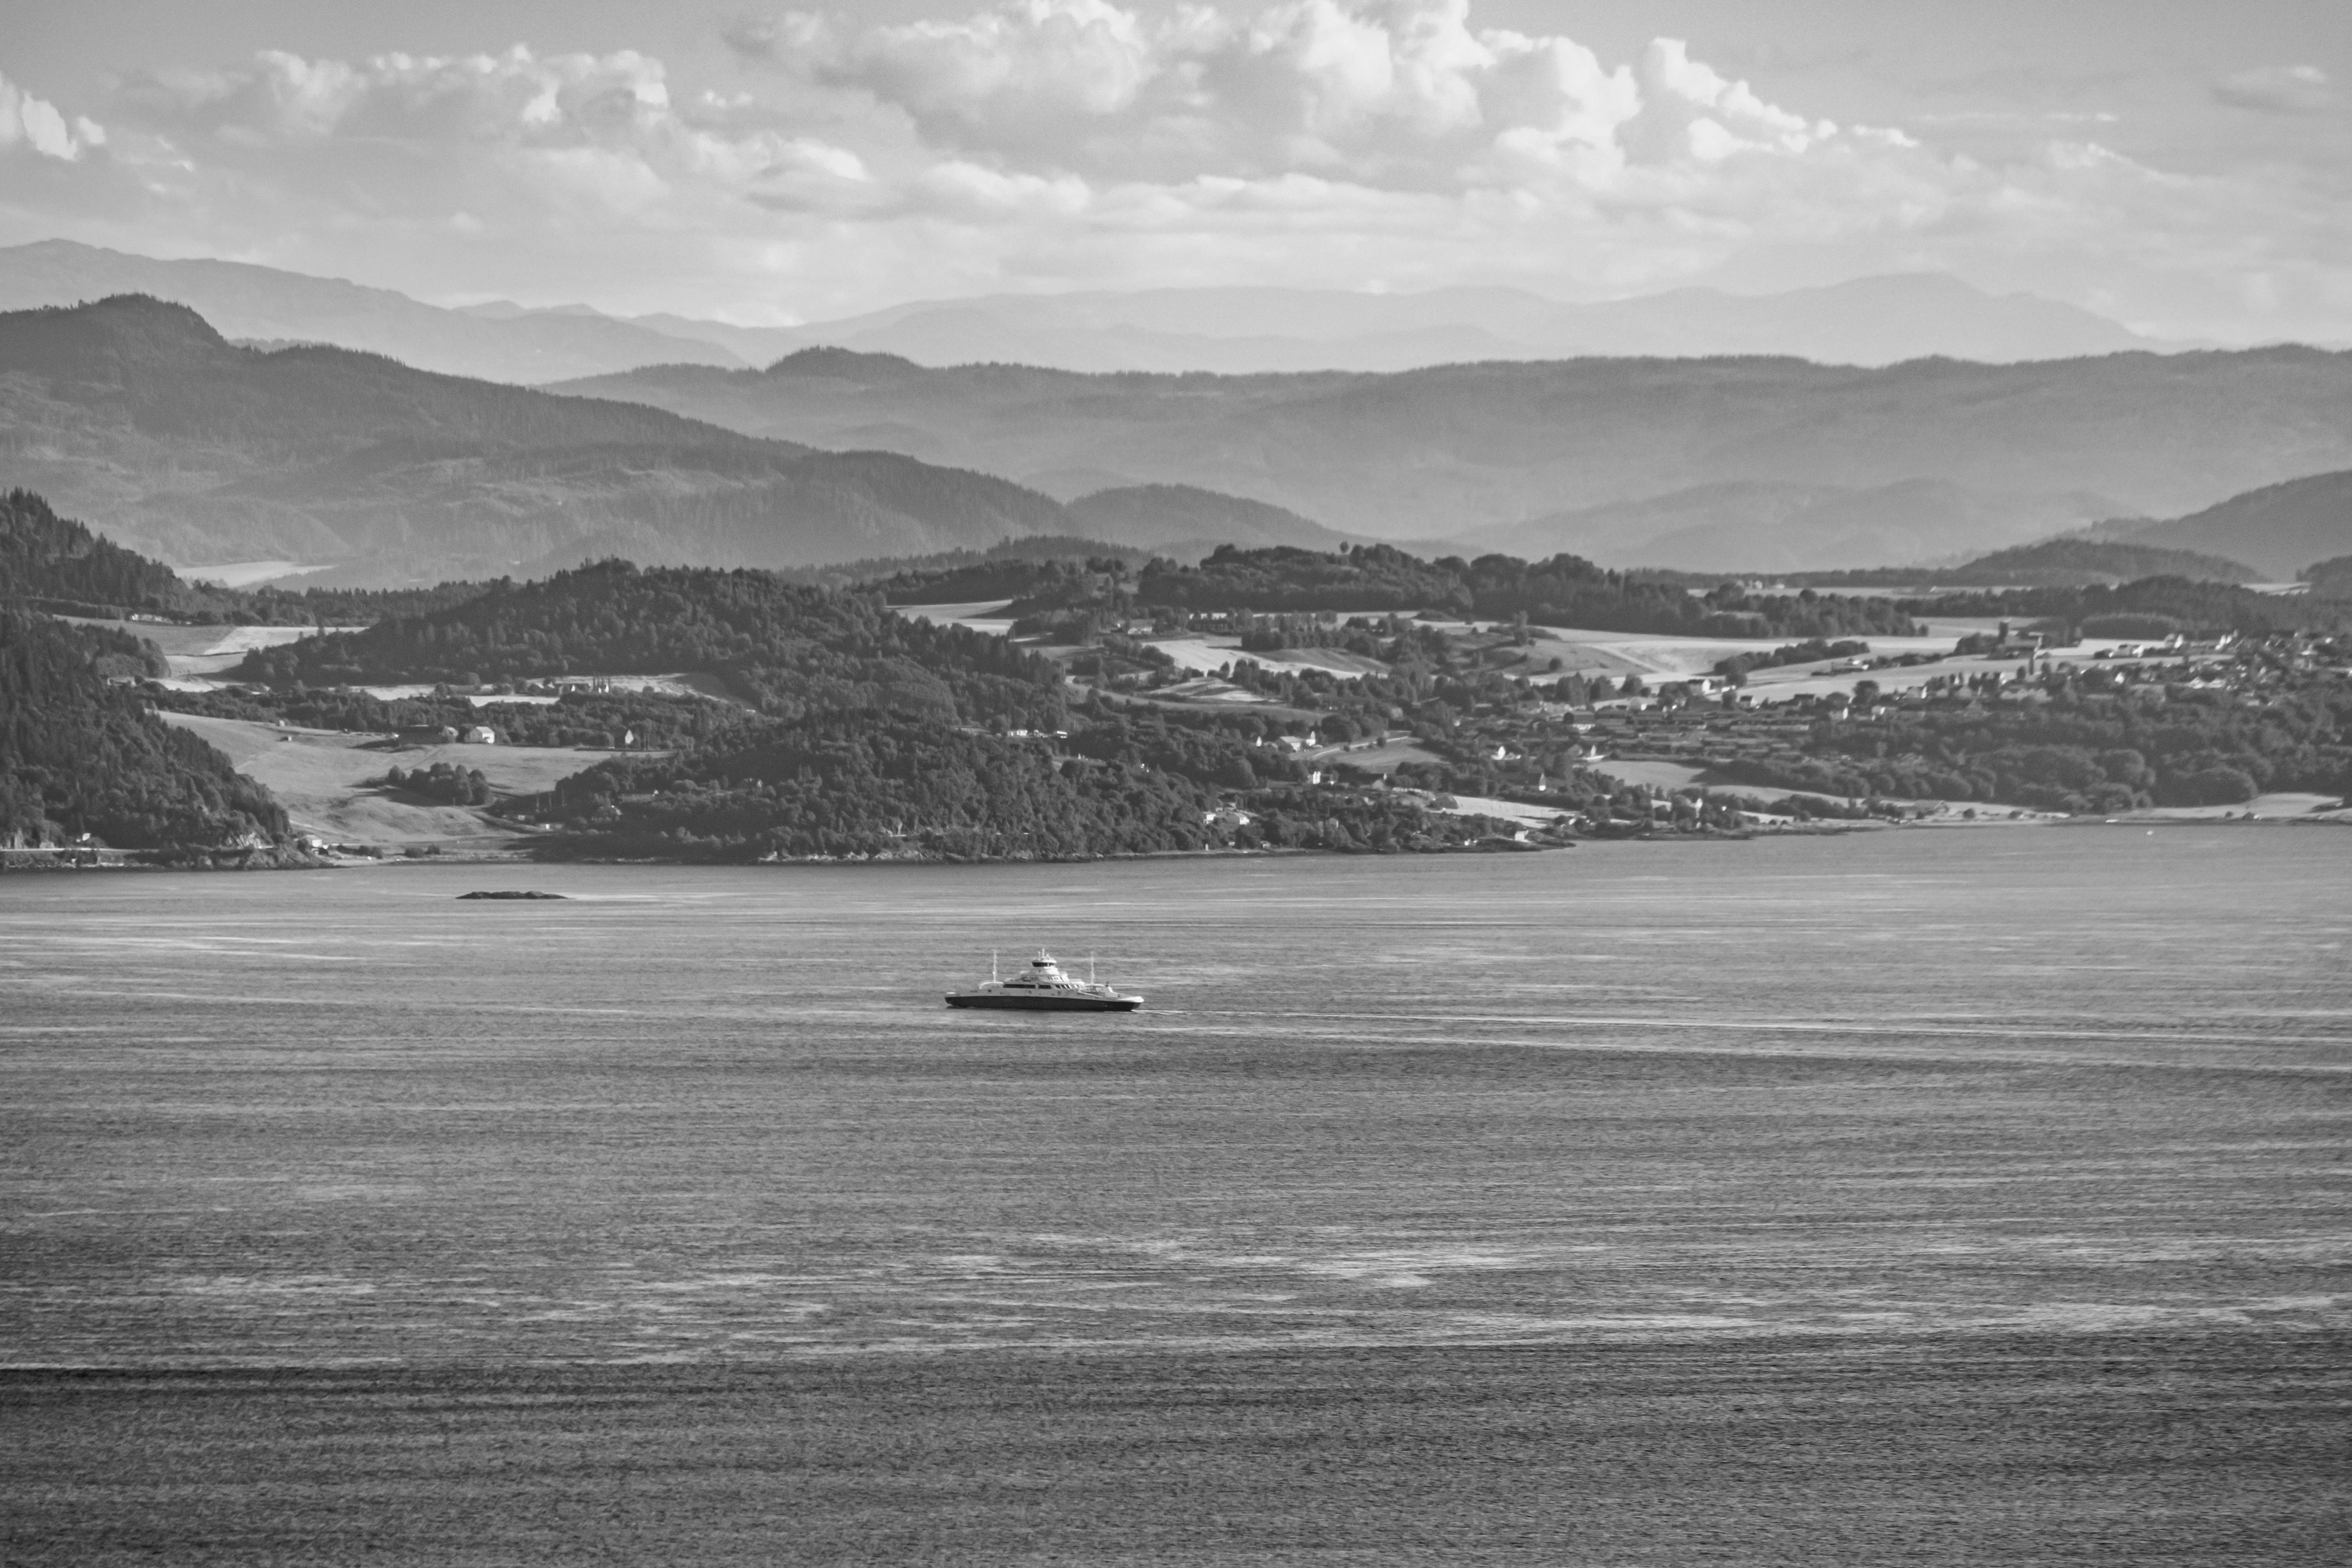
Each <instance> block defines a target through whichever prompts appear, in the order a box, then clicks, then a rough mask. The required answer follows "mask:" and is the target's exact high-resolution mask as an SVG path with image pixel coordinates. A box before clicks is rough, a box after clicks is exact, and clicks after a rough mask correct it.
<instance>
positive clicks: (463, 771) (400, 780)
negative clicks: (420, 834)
mask: <svg viewBox="0 0 2352 1568" xmlns="http://www.w3.org/2000/svg"><path fill="white" fill-rule="evenodd" d="M383 782H384V786H385V787H386V788H388V789H395V790H401V791H404V792H405V793H406V794H409V795H420V796H422V797H424V798H425V799H426V800H429V801H431V802H433V803H434V804H435V805H489V804H490V781H489V778H488V775H487V774H485V773H483V772H482V770H481V769H479V768H461V767H459V766H457V764H456V763H434V764H433V765H432V766H431V767H429V768H410V769H406V770H403V769H400V768H392V769H389V770H387V771H386V772H385V773H384V775H383Z"/></svg>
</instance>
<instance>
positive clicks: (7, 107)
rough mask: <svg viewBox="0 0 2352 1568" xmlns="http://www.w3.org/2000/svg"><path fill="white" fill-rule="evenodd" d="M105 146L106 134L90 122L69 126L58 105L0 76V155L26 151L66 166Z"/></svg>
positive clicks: (81, 121) (85, 121) (79, 122)
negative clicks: (91, 149)
mask: <svg viewBox="0 0 2352 1568" xmlns="http://www.w3.org/2000/svg"><path fill="white" fill-rule="evenodd" d="M105 144H106V132H105V130H104V129H103V128H102V127H100V126H99V125H96V124H94V123H92V122H91V121H88V120H80V119H77V120H76V121H74V122H73V123H72V124H71V125H70V126H68V124H67V123H66V117H65V116H64V115H63V114H60V113H59V112H58V107H57V105H55V104H53V103H51V102H49V101H48V100H46V99H39V98H35V97H34V96H33V95H32V94H31V93H29V92H26V90H25V89H22V88H20V87H18V86H17V85H16V83H15V82H12V81H10V80H9V79H7V78H6V77H5V76H0V154H5V153H8V152H10V151H12V150H15V149H16V148H20V147H21V148H23V149H25V150H26V151H28V152H31V153H35V154H37V155H38V156H40V157H44V158H55V159H58V160H59V161H60V162H63V163H73V162H75V161H76V160H78V159H79V158H80V157H81V155H82V152H83V150H84V149H86V148H89V147H102V146H104V145H105Z"/></svg>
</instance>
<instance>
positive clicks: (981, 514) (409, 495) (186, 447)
mask: <svg viewBox="0 0 2352 1568" xmlns="http://www.w3.org/2000/svg"><path fill="white" fill-rule="evenodd" d="M0 439H5V441H6V442H7V445H6V446H5V447H0V452H5V463H0V485H16V486H22V487H24V488H26V489H37V490H39V491H41V492H42V493H44V494H46V495H47V496H49V497H51V498H54V500H55V501H56V503H57V504H58V508H59V509H60V510H65V511H67V512H68V513H69V514H71V515H74V516H78V517H79V518H81V519H83V520H85V521H88V522H89V523H91V524H93V525H95V526H98V527H100V528H101V529H102V530H103V531H105V532H107V533H108V534H110V535H111V536H112V537H113V538H114V539H115V540H117V541H118V542H121V543H123V544H126V545H130V546H132V547H135V548H137V549H140V550H142V551H144V552H147V553H150V554H152V555H156V556H160V557H162V558H163V559H164V560H167V561H179V562H195V561H222V560H285V561H294V562H313V563H329V562H332V563H343V564H341V565H340V566H339V567H338V569H337V570H336V571H335V572H334V573H333V574H331V577H329V578H325V579H320V580H319V581H322V582H323V581H331V582H332V583H334V584H337V585H340V586H376V585H381V584H386V583H406V582H415V581H420V580H423V581H431V580H435V579H439V578H445V577H469V578H482V579H489V578H496V577H500V576H506V575H510V574H511V575H520V576H535V575H543V574H546V573H548V572H551V571H554V570H557V569H560V568H562V567H565V566H572V565H577V564H579V563H583V562H584V561H590V560H595V559H599V558H602V557H604V556H612V555H621V556H627V557H629V558H631V559H634V560H639V561H644V562H647V563H664V564H671V563H686V564H694V565H704V566H761V567H777V568H793V567H807V566H820V565H824V564H827V563H835V562H842V561H851V560H860V559H867V560H871V559H878V558H883V557H898V556H913V555H923V554H928V553H931V552H938V551H942V550H959V549H962V550H985V549H987V548H989V547H991V546H993V545H995V544H997V543H998V542H1000V541H1003V540H1005V539H1020V538H1027V537H1031V536H1035V535H1077V534H1091V535H1094V536H1097V537H1099V538H1101V539H1102V540H1103V542H1105V543H1107V544H1109V545H1113V546H1125V547H1129V548H1135V549H1144V550H1152V549H1159V548H1161V547H1170V548H1174V549H1177V550H1178V551H1179V552H1191V553H1192V554H1194V555H1197V554H1203V553H1206V552H1207V551H1208V550H1209V549H1211V548H1213V547H1214V545H1216V544H1217V543H1221V542H1243V543H1251V544H1255V543H1265V542H1304V543H1316V544H1327V543H1329V542H1335V541H1337V539H1338V537H1339V536H1338V535H1336V534H1334V533H1332V532H1331V531H1328V530H1327V529H1323V528H1320V527H1318V525H1317V524H1315V523H1314V522H1311V521H1308V520H1307V519H1306V518H1303V517H1298V516H1296V515H1294V514H1291V513H1288V512H1286V511H1283V510H1280V509H1278V508H1275V507H1269V506H1265V505H1262V504H1260V503H1257V502H1253V501H1247V500H1238V499H1236V498H1234V497H1231V496H1223V495H1215V494H1212V493H1210V492H1207V491H1205V490H1199V489H1189V490H1180V489H1168V490H1165V491H1156V492H1149V493H1139V494H1132V495H1116V494H1115V495H1110V496H1103V497H1095V498H1089V499H1088V500H1086V501H1083V502H1081V503H1080V505H1079V507H1078V508H1077V509H1076V510H1073V509H1066V508H1065V507H1064V506H1063V505H1062V503H1060V502H1059V501H1057V500H1054V499H1053V498H1052V497H1050V496H1047V495H1044V494H1041V493H1039V492H1038V491H1035V490H1033V489H1026V488H1024V487H1023V486H1021V485H1018V484H1015V483H1013V482H1012V481H1010V480H1008V479H1003V478H1000V477H997V476H994V475H991V474H985V473H979V472H973V471H969V470H965V469H961V468H951V467H940V466H937V465H933V464H928V463H925V462H922V461H920V460H919V459H916V458H909V457H906V456H904V455H901V454H898V453H895V452H888V451H875V450H851V451H817V450H813V449H812V448H810V447H806V446H803V445H801V444H799V443H795V442H788V441H778V440H773V439H770V438H765V437H749V436H745V435H742V434H740V433H739V432H736V431H732V430H728V429H725V428H722V427H720V426H715V425H710V424H707V423H702V422H699V421H697V420H693V419H689V418H686V417H683V416H678V415H675V414H671V413H668V412H667V411H664V410H660V409H656V408H651V407H648V406H646V405H643V404H638V403H625V402H614V401H609V400H603V399H596V398H588V397H578V396H566V395H556V394H551V393H548V392H543V391H534V390H531V389H529V388H524V387H517V386H510V385H505V384H499V383H495V382H485V381H477V380H471V379H467V378H463V377H457V376H448V375H440V374H431V373H427V372H424V371H418V370H414V369H411V368H409V367H408V366H405V365H402V364H399V363H395V362H394V361H392V360H389V359H386V358H383V356H381V355H375V354H366V353H354V352H352V351H350V350H345V349H337V348H327V347H318V346H306V347H300V348H292V349H285V350H280V351H277V352H271V353H264V352H258V351H256V350H252V349H247V348H241V347H238V346H237V345H235V344H233V343H230V342H227V341H226V340H225V339H224V338H222V336H221V335H220V334H219V333H218V332H217V331H214V330H213V328H212V327H211V326H210V325H209V324H207V323H206V322H205V321H204V319H203V318H202V317H200V316H198V315H197V314H196V313H195V312H194V311H193V310H188V309H187V308H186V307H184V306H180V305H173V304H167V303H164V302H162V301H159V300H151V299H146V298H142V297H138V296H125V297H121V298H117V299H111V300H103V301H100V303H98V304H94V305H87V306H79V307H74V308H70V309H48V310H32V311H20V312H16V313H11V314H0Z"/></svg>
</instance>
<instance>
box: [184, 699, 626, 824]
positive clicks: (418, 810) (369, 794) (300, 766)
mask: <svg viewBox="0 0 2352 1568" xmlns="http://www.w3.org/2000/svg"><path fill="white" fill-rule="evenodd" d="M163 719H164V721H166V722H168V723H173V724H177V725H179V726H180V727H181V728H182V729H184V730H191V731H194V732H195V733H197V734H199V735H201V736H203V737H204V738H205V740H206V741H208V742H211V743H212V744H213V745H214V746H215V747H217V748H218V749H219V750H220V751H221V752H223V753H224V754H225V755H226V756H227V758H228V760H229V761H230V762H231V763H235V764H236V770H237V772H239V773H243V774H245V775H246V776H247V778H250V779H253V780H254V781H256V782H257V783H258V784H264V785H266V786H267V787H268V790H269V792H270V793H271V794H272V795H276V796H277V797H278V802H279V803H280V804H281V805H284V806H285V807H286V811H287V815H288V816H290V817H292V818H293V821H294V826H295V828H296V830H297V831H299V832H302V833H315V834H317V835H318V836H319V837H321V838H325V839H327V840H329V841H330V842H331V843H336V844H383V845H394V846H402V847H406V846H411V845H426V844H439V845H457V846H462V847H475V848H488V847H495V846H496V845H499V844H502V843H511V842H515V841H517V838H518V836H517V835H516V834H515V833H514V832H513V831H512V830H511V829H509V828H506V827H502V826H498V825H497V824H495V823H493V822H490V821H488V820H486V814H485V813H484V812H483V811H481V810H479V809H478V808H476V807H471V806H457V805H418V804H412V803H411V802H409V801H406V800H404V799H402V798H400V797H398V796H396V795H393V794H391V793H388V792H386V791H384V790H383V789H381V788H376V787H372V786H371V785H370V784H369V783H368V781H369V780H371V779H376V778H381V777H383V774H384V773H385V771H386V770H387V769H390V768H394V767H399V768H402V769H404V770H407V771H410V772H414V771H415V770H416V769H419V768H429V767H431V766H432V765H433V764H434V763H451V764H452V765H454V766H457V767H461V768H479V769H480V770H481V771H482V773H483V776H485V777H486V778H488V780H489V781H490V787H491V788H492V789H494V790H497V791H499V793H501V794H504V795H525V794H533V793H536V792H538V791H540V790H543V789H547V788H550V787H551V786H552V785H553V784H554V783H555V781H556V780H558V779H560V778H562V777H564V776H566V775H567V774H571V773H578V772H580V770H582V769H583V768H586V767H593V765H594V764H596V763H599V762H602V761H604V758H605V757H606V756H608V755H609V754H610V753H609V752H592V751H585V750H582V749H580V748H577V747H572V746H411V747H408V748H405V749H404V750H401V751H397V752H393V751H376V750H373V749H371V747H370V742H372V741H373V740H374V739H375V738H374V737H373V736H369V735H348V734H341V733H338V732H336V731H330V730H278V729H275V728H273V727H271V726H270V725H268V724H263V723H257V722H255V721H249V720H244V719H206V718H200V717H197V716H196V715H194V714H189V713H166V714H163Z"/></svg>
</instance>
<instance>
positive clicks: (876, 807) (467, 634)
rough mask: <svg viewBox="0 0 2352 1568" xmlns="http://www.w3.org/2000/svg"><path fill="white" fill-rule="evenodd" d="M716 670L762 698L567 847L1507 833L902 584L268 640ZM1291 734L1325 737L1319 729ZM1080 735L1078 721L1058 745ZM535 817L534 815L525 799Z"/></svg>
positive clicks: (446, 614) (556, 610) (1455, 842)
mask: <svg viewBox="0 0 2352 1568" xmlns="http://www.w3.org/2000/svg"><path fill="white" fill-rule="evenodd" d="M685 671H705V672H709V673H712V674H716V675H718V676H719V677H720V678H721V679H724V680H725V681H726V682H727V684H728V685H729V686H730V688H731V689H732V690H733V691H734V692H735V694H736V695H738V696H739V697H740V698H741V699H742V700H744V701H745V702H747V703H749V704H751V706H752V707H754V708H756V709H757V710H758V712H759V715H760V716H759V717H757V718H751V717H748V716H747V717H746V718H744V719H743V721H740V722H737V723H730V724H729V725H727V726H725V727H724V729H723V731H713V732H712V733H711V734H709V736H708V737H706V738H704V739H703V740H701V741H700V742H699V743H688V744H686V745H684V746H683V748H682V749H681V750H679V751H677V752H674V753H672V754H669V755H665V756H658V757H649V756H639V755H631V756H626V757H622V758H616V759H614V761H613V762H611V763H604V764H603V765H601V766H599V767H596V768H592V769H590V770H589V771H588V772H586V773H581V774H578V775H575V776H574V777H572V778H571V779H567V780H566V781H564V783H563V784H562V785H561V786H559V787H558V788H557V789H556V790H555V791H554V792H552V794H551V796H550V797H549V798H547V799H545V800H541V801H539V802H537V803H533V804H531V805H530V806H529V807H528V809H530V810H531V811H534V812H536V813H537V814H538V815H539V816H541V819H542V820H544V821H545V822H547V823H548V824H549V825H550V826H554V827H557V828H559V829H561V830H562V831H561V833H560V835H559V836H557V837H551V838H548V839H546V840H543V841H541V845H542V849H543V851H544V852H546V853H551V854H571V855H589V856H600V857H623V858H660V859H711V860H747V859H757V858H762V857H767V856H788V857H801V856H837V857H851V856H857V857H863V856H885V857H910V858H942V857H952V858H1062V857H1082V856H1092V855H1111V854H1127V853H1139V852H1149V851H1162V850H1184V849H1201V848H1206V847H1212V846H1234V847H1324V848H1348V849H1399V850H1402V849H1434V848H1444V847H1456V846H1460V845H1464V844H1466V843H1470V842H1474V841H1476V840H1477V839H1478V838H1479V837H1481V836H1482V835H1483V834H1486V833H1487V832H1490V831H1492V825H1490V824H1482V823H1480V822H1478V821H1475V820H1471V819H1465V818H1462V817H1457V816H1443V815H1441V814H1437V813H1433V812H1430V811H1428V810H1426V809H1424V808H1423V807H1422V806H1420V805H1414V804H1412V803H1411V802H1407V801H1390V800H1383V799H1375V798H1372V797H1370V796H1368V795H1365V794H1364V792H1360V791H1349V790H1344V789H1337V788H1325V787H1322V786H1318V785H1317V784H1314V783H1313V782H1312V781H1311V780H1310V779H1309V778H1308V776H1307V770H1306V769H1305V768H1304V767H1302V766H1301V765H1300V764H1299V763H1297V761H1296V760H1295V758H1293V757H1292V755H1291V754H1290V753H1289V752H1287V751H1286V750H1284V749H1282V748H1281V747H1279V746H1278V745H1276V744H1275V743H1274V741H1273V732H1274V731H1275V730H1276V729H1278V728H1279V727H1280V722H1281V721H1275V720H1270V719H1268V718H1267V717H1265V716H1264V715H1259V714H1224V713H1216V714H1207V715H1199V716H1180V715H1174V714H1148V715H1140V716H1138V715H1129V714H1127V713H1125V712H1124V711H1115V710H1109V709H1107V708H1104V707H1101V706H1098V705H1096V704H1094V703H1091V702H1089V703H1087V704H1086V705H1083V706H1078V707H1073V705H1072V703H1071V702H1070V700H1069V698H1068V696H1067V694H1066V689H1065V688H1064V685H1063V682H1062V679H1061V676H1060V673H1059V672H1058V671H1057V670H1056V669H1055V667H1054V666H1053V665H1051V664H1050V663H1048V662H1046V661H1045V659H1043V658H1039V657H1037V656H1036V655H1034V654H1032V653H1029V652H1026V651H1024V650H1023V649H1021V648H1018V647H1014V646H1013V644H1011V643H1010V642H1007V641H1006V640H1005V639H1003V638H1002V637H988V636H985V635H982V634H981V633H977V632H973V631H971V630H968V629H966V628H963V627H960V626H933V625H931V624H929V622H925V621H919V620H913V619H908V618H905V617H901V616H897V615H894V614H892V613H891V612H890V611H889V610H888V609H887V608H886V607H885V605H884V604H883V601H882V596H881V595H879V594H878V593H874V592H870V591H866V592H844V591H840V590H835V589H829V588H819V587H810V586H806V585H803V584H793V583H788V582H785V581H783V580H782V579H781V578H779V577H778V576H776V575H775V574H772V573H764V572H742V571H738V572H718V571H709V570H689V569H685V568H665V569H646V570H640V569H639V568H637V567H635V566H632V565H630V564H628V563H625V562H619V561H612V562H603V563H597V564H595V565H593V566H589V567H583V568H582V569H581V570H579V571H576V572H566V573H562V574H558V575H556V576H555V577H553V578H551V579H549V580H548V581H546V582H543V583H531V584H523V585H520V586H516V585H512V584H493V585H492V586H491V588H490V589H489V591H488V592H487V593H485V594H483V595H481V596H480V597H479V598H477V599H473V600H470V601H468V602H467V603H466V604H463V605H455V606H453V607H451V608H448V609H446V610H441V611H437V612H436V613H434V614H431V615H425V616H401V617H395V618H393V619H388V620H385V621H382V622H379V623H378V624H377V625H375V626H371V627H369V628H367V629H365V630H363V631H358V632H350V633H335V634H331V635H328V636H325V637H314V638H310V639H308V640H306V641H303V642H299V643H295V644H290V645H288V646H286V647H276V648H269V649H266V650H264V651H262V652H260V653H257V654H255V655H254V656H253V657H252V658H250V659H249V660H248V661H247V664H246V665H245V666H244V667H243V668H241V669H240V670H239V671H238V673H239V674H240V675H241V676H242V677H244V678H246V679H260V680H268V681H270V682H272V683H276V684H280V685H284V684H289V683H291V682H295V681H303V682H308V683H310V684H313V685H320V684H331V683H337V682H353V681H362V680H364V681H369V682H375V681H418V680H431V681H442V680H446V681H453V682H466V683H468V684H470V683H473V682H476V681H488V680H501V679H514V678H520V677H526V676H546V675H557V674H564V673H587V672H604V673H625V672H637V673H669V672H685ZM1288 722H1290V723H1292V724H1293V725H1295V726H1297V727H1300V728H1303V727H1304V724H1305V721H1304V720H1303V719H1301V718H1298V717H1293V718H1292V719H1290V720H1289V721H1288ZM1057 732H1058V733H1057ZM517 809H524V808H523V807H520V806H518V808H517Z"/></svg>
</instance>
